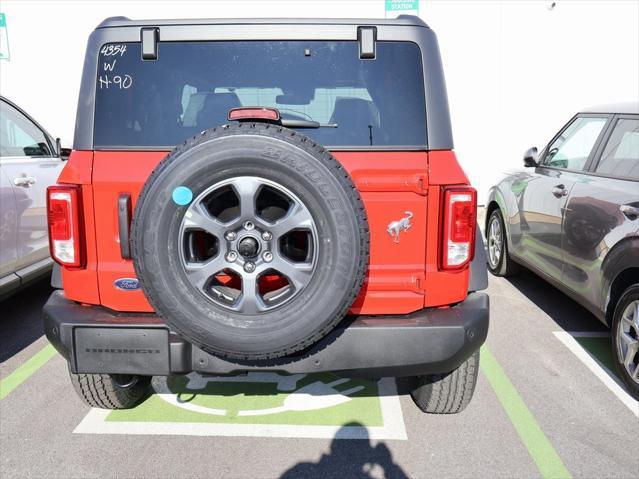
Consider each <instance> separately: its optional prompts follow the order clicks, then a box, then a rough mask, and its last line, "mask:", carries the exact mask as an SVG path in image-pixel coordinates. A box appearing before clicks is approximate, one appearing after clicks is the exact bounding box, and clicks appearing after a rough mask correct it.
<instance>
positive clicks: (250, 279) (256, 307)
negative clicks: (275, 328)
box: [233, 273, 265, 314]
mask: <svg viewBox="0 0 639 479" xmlns="http://www.w3.org/2000/svg"><path fill="white" fill-rule="evenodd" d="M233 309H236V310H238V311H240V312H242V313H246V314H257V313H259V312H261V311H263V310H264V309H265V305H264V302H263V301H262V298H261V296H260V292H259V290H258V288H257V275H256V274H246V273H245V274H242V294H241V295H240V297H239V298H238V299H237V302H236V304H235V305H234V308H233Z"/></svg>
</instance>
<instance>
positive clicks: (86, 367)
mask: <svg viewBox="0 0 639 479" xmlns="http://www.w3.org/2000/svg"><path fill="white" fill-rule="evenodd" d="M74 353H75V362H76V371H77V372H78V373H107V374H140V375H147V376H152V375H158V376H159V375H168V374H169V372H170V357H169V332H168V330H167V329H163V328H158V329H141V328H83V327H79V328H75V330H74Z"/></svg>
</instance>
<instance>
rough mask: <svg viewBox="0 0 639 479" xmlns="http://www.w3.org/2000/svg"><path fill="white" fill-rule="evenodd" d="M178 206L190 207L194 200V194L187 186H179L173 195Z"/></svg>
mask: <svg viewBox="0 0 639 479" xmlns="http://www.w3.org/2000/svg"><path fill="white" fill-rule="evenodd" d="M171 196H172V198H173V201H174V202H175V204H176V205H179V206H184V205H188V204H189V203H190V202H191V200H192V199H193V192H192V191H191V189H190V188H187V187H186V186H178V187H176V188H175V189H174V190H173V195H171Z"/></svg>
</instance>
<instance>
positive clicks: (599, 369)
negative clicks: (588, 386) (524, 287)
mask: <svg viewBox="0 0 639 479" xmlns="http://www.w3.org/2000/svg"><path fill="white" fill-rule="evenodd" d="M553 334H554V335H555V336H556V337H557V339H559V341H561V342H562V343H564V345H565V346H566V347H567V348H568V349H569V350H570V351H572V353H573V354H574V355H575V356H577V358H579V360H580V361H581V362H582V363H584V364H585V365H586V367H587V368H588V369H590V371H592V373H593V374H594V375H595V376H597V377H598V378H599V380H600V381H601V382H602V383H604V384H605V385H606V387H607V388H608V389H610V391H612V393H613V394H614V395H615V396H617V398H619V400H620V401H621V402H622V403H624V404H625V405H626V407H627V408H628V409H630V411H631V412H632V413H633V414H634V415H635V416H637V417H639V401H637V400H636V399H634V398H633V397H632V396H631V395H630V394H629V393H628V392H626V390H625V389H624V388H623V387H621V386H620V385H619V384H618V383H617V381H616V380H615V379H613V378H614V374H613V373H612V372H611V371H608V369H607V368H605V367H604V366H602V365H601V364H600V363H599V361H597V360H595V359H594V358H593V357H592V356H591V355H590V354H589V353H588V351H586V350H585V349H584V348H583V346H581V344H579V343H578V342H577V340H576V339H575V337H583V338H601V337H609V335H608V334H607V333H590V332H574V331H572V332H568V331H554V332H553Z"/></svg>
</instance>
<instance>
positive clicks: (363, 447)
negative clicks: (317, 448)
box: [280, 422, 408, 479]
mask: <svg viewBox="0 0 639 479" xmlns="http://www.w3.org/2000/svg"><path fill="white" fill-rule="evenodd" d="M353 427H357V428H362V429H361V430H359V431H360V432H361V431H362V430H363V431H364V434H363V435H362V439H350V438H351V437H353V436H352V428H353ZM365 431H366V428H365V427H364V425H363V424H360V423H358V422H351V423H347V424H344V425H343V426H342V428H341V429H340V430H339V431H337V434H335V438H334V439H333V442H332V443H331V450H330V453H328V454H323V455H322V457H321V458H320V460H319V461H318V462H300V463H298V464H296V465H295V466H293V467H292V468H290V469H289V470H288V471H286V472H284V473H283V474H282V475H281V476H280V477H281V479H298V478H312V477H321V478H332V477H339V478H343V477H348V478H362V479H369V478H374V477H386V478H393V479H395V478H400V479H403V478H406V479H407V478H408V476H407V475H406V473H405V472H404V471H403V470H402V468H401V467H400V466H399V465H398V464H395V462H393V456H392V454H391V452H390V450H389V449H388V447H387V446H386V444H384V443H383V442H379V443H377V445H376V446H375V447H372V446H371V442H370V439H369V438H368V435H367V434H366V433H365Z"/></svg>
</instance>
